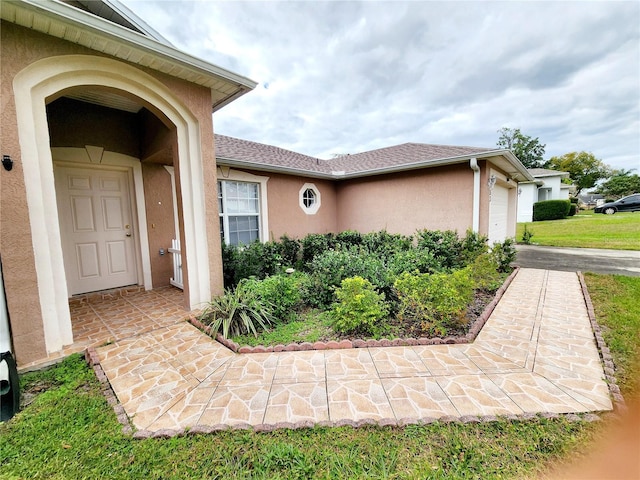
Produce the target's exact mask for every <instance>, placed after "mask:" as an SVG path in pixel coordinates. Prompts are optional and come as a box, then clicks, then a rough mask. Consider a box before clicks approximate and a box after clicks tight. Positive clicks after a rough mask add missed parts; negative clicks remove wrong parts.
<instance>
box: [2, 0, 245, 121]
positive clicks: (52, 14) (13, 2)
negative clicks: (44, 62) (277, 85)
mask: <svg viewBox="0 0 640 480" xmlns="http://www.w3.org/2000/svg"><path fill="white" fill-rule="evenodd" d="M0 17H1V18H2V20H5V21H7V22H10V23H14V24H16V25H20V26H22V27H25V28H30V29H32V30H35V31H38V32H41V33H45V34H47V35H51V36H53V37H57V38H61V39H64V40H66V41H69V42H72V43H76V44H78V45H82V46H84V47H87V48H90V49H92V50H95V51H97V52H101V53H104V54H106V55H110V56H112V57H115V58H119V59H121V60H124V61H126V62H130V63H134V64H136V65H140V66H143V67H146V68H150V69H153V70H156V71H158V72H162V73H165V74H167V75H171V76H172V77H177V78H181V79H183V80H186V81H188V82H191V83H195V84H197V85H202V86H204V87H207V88H209V89H210V90H211V99H212V108H213V111H216V110H219V109H220V108H222V107H223V106H224V105H226V104H228V103H229V102H231V101H233V100H235V99H236V98H238V97H240V96H242V95H244V94H245V93H248V92H250V91H251V90H253V89H254V88H255V87H256V85H257V83H256V82H254V81H253V80H250V79H248V78H246V77H243V76H241V75H238V74H236V73H233V72H231V71H229V70H226V69H223V68H221V67H218V66H217V65H214V64H211V63H208V62H206V61H204V60H201V59H199V58H197V57H194V56H192V55H189V54H187V53H184V52H182V51H180V50H177V49H175V48H174V47H172V46H171V45H168V44H166V43H162V42H159V41H157V40H156V39H154V38H151V37H148V36H145V35H143V34H141V33H138V32H135V31H133V30H130V29H128V28H125V27H123V26H121V25H118V24H116V23H112V22H110V21H107V20H105V19H103V18H101V17H98V16H96V15H93V14H91V13H87V12H85V11H83V10H80V9H78V8H75V7H72V6H70V5H67V4H65V3H62V2H59V1H56V0H2V2H0Z"/></svg>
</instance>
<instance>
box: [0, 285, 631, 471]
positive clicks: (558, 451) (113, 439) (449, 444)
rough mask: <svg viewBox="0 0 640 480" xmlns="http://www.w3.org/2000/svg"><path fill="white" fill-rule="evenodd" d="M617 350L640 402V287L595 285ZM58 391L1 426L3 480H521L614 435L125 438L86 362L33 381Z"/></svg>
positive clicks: (543, 423)
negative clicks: (253, 479) (394, 479)
mask: <svg viewBox="0 0 640 480" xmlns="http://www.w3.org/2000/svg"><path fill="white" fill-rule="evenodd" d="M586 279H587V283H588V285H589V289H590V292H591V293H592V296H593V301H594V305H595V308H596V312H597V315H598V320H599V321H600V323H601V324H602V325H603V326H605V327H607V328H606V332H605V338H606V339H607V341H608V342H609V346H610V349H611V352H612V355H613V358H614V361H615V362H616V365H619V366H620V367H621V368H622V372H623V373H621V375H620V377H619V383H620V386H621V389H622V391H623V392H624V393H625V395H638V393H639V391H638V389H639V386H638V383H637V381H636V380H635V379H636V377H637V376H638V373H639V371H640V370H639V369H638V362H637V355H638V348H639V347H638V344H639V342H638V338H640V320H638V318H637V314H636V316H634V314H633V312H638V311H640V309H639V304H638V303H639V302H640V299H639V298H638V294H637V292H639V291H640V278H626V277H619V276H610V275H587V276H586ZM21 382H22V388H23V389H25V390H30V389H33V388H34V387H38V386H42V385H47V389H46V390H45V391H44V392H43V393H41V394H39V395H38V396H37V397H35V399H34V400H33V402H32V403H31V404H30V405H29V406H28V407H26V408H25V409H24V410H23V411H22V412H20V413H19V414H18V415H17V416H16V417H14V419H12V420H11V421H9V422H6V423H4V424H0V465H2V468H1V469H0V478H3V479H4V478H7V479H12V478H34V479H37V478H52V479H75V478H92V479H100V478H114V479H118V478H123V479H124V478H127V479H129V478H131V479H136V478H144V479H145V480H147V479H156V478H158V479H159V478H163V479H171V478H180V479H182V478H198V479H202V478H270V479H295V478H323V479H332V478H339V479H357V478H419V479H427V478H433V479H445V478H454V479H455V478H513V477H523V476H526V477H533V478H536V477H539V476H541V475H542V474H543V473H544V472H547V471H548V469H549V466H550V465H551V464H553V463H555V462H556V461H561V460H567V459H572V460H574V461H576V460H577V461H579V462H580V461H583V460H586V454H587V453H586V446H587V445H588V444H590V443H591V442H593V441H594V440H596V439H598V438H599V437H600V432H601V430H602V428H603V427H602V426H600V425H598V424H593V423H588V422H569V421H567V420H566V419H564V418H560V419H552V420H547V419H535V420H532V421H513V422H508V421H505V420H500V421H497V422H492V423H487V424H468V425H463V424H443V423H438V422H436V423H434V424H430V425H421V426H417V425H412V426H408V427H405V428H397V427H373V426H371V427H363V428H359V429H352V428H349V427H342V428H321V427H317V428H313V429H302V430H280V431H276V432H271V433H259V434H258V433H254V432H252V431H225V432H218V433H215V434H210V435H199V436H186V437H180V438H172V439H169V440H159V439H150V440H143V441H134V440H133V439H131V437H128V436H126V435H123V434H122V432H121V427H120V425H119V424H118V422H117V419H116V417H115V415H114V413H113V410H112V409H111V407H109V406H108V404H107V402H106V400H105V398H104V396H103V395H102V392H101V388H100V385H99V383H98V382H97V380H96V379H95V377H94V375H93V373H92V371H91V370H90V369H89V368H88V367H87V366H86V365H85V363H84V362H83V360H82V359H81V358H80V357H79V356H77V355H75V356H72V357H70V358H68V359H67V360H65V361H64V362H63V363H61V364H59V365H57V366H55V367H53V368H51V369H49V370H44V371H40V372H32V373H28V374H25V375H23V376H22V377H21Z"/></svg>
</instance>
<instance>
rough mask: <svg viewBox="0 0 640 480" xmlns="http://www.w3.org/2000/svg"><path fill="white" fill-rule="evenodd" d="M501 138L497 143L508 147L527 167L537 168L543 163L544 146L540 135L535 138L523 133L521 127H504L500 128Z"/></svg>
mask: <svg viewBox="0 0 640 480" xmlns="http://www.w3.org/2000/svg"><path fill="white" fill-rule="evenodd" d="M498 133H499V134H500V138H499V139H498V142H497V145H498V146H499V147H502V148H508V149H509V150H511V151H512V152H513V154H514V155H515V156H516V157H518V160H520V161H521V162H522V164H523V165H524V166H525V167H527V168H537V167H540V166H541V165H542V157H543V156H544V148H545V146H546V145H544V144H542V143H540V140H539V139H538V137H536V138H533V137H530V136H529V135H525V134H523V133H522V132H521V131H520V129H519V128H507V127H503V128H501V129H500V130H498Z"/></svg>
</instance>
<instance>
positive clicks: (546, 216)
mask: <svg viewBox="0 0 640 480" xmlns="http://www.w3.org/2000/svg"><path fill="white" fill-rule="evenodd" d="M570 209H571V202H569V200H544V201H542V202H536V203H534V204H533V221H534V222H539V221H541V220H558V219H560V218H566V217H567V215H569V210H570Z"/></svg>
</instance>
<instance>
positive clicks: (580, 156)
mask: <svg viewBox="0 0 640 480" xmlns="http://www.w3.org/2000/svg"><path fill="white" fill-rule="evenodd" d="M544 167H545V168H550V169H553V170H559V171H561V172H569V176H570V177H571V180H573V183H574V184H575V186H576V191H577V193H580V192H581V191H582V190H584V189H585V188H592V187H593V186H595V184H596V182H597V181H598V180H602V179H603V178H607V177H608V176H609V175H611V167H609V166H608V165H606V164H605V163H604V162H603V161H602V160H600V159H598V158H596V156H595V155H594V154H593V153H590V152H570V153H565V154H564V155H562V156H560V157H551V158H550V159H549V161H547V162H546V163H545V165H544Z"/></svg>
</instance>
